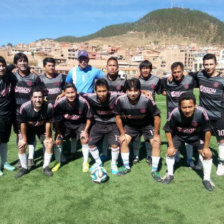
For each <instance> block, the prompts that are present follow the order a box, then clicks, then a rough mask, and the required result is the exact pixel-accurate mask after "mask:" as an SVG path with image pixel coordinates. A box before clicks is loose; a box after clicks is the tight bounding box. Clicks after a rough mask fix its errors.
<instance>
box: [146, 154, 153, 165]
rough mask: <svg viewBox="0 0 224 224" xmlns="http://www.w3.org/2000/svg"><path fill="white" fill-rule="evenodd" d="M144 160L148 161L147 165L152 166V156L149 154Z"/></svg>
mask: <svg viewBox="0 0 224 224" xmlns="http://www.w3.org/2000/svg"><path fill="white" fill-rule="evenodd" d="M146 162H147V163H148V165H149V166H152V157H151V156H147V158H146Z"/></svg>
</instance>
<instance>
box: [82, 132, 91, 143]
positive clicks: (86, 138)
mask: <svg viewBox="0 0 224 224" xmlns="http://www.w3.org/2000/svg"><path fill="white" fill-rule="evenodd" d="M80 140H81V141H82V142H84V141H85V144H86V143H87V142H88V140H89V135H88V132H87V131H82V132H81V134H80Z"/></svg>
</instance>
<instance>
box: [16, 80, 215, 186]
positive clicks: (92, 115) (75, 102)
mask: <svg viewBox="0 0 224 224" xmlns="http://www.w3.org/2000/svg"><path fill="white" fill-rule="evenodd" d="M125 89H126V94H120V93H110V92H109V91H108V83H107V81H106V80H104V79H99V80H97V81H96V84H95V93H93V94H85V95H83V96H81V95H79V94H78V93H77V91H76V87H75V86H74V84H72V83H67V84H66V86H65V90H64V93H65V96H64V97H63V98H61V99H60V100H58V101H57V102H56V103H55V105H54V108H53V106H52V105H51V104H48V103H46V102H44V99H43V96H44V95H43V94H44V93H43V90H42V89H41V88H40V87H36V88H34V89H33V90H32V93H31V101H29V102H27V103H25V104H23V105H22V106H21V108H20V116H19V119H20V123H21V125H20V135H19V136H20V138H19V143H18V149H19V159H20V162H21V165H22V168H21V169H20V171H19V172H18V173H17V174H16V177H21V176H22V175H24V174H26V173H27V172H28V170H27V157H26V154H25V148H26V145H27V144H29V143H31V142H32V141H33V138H35V135H36V134H37V135H38V137H39V138H40V140H41V141H42V142H43V143H44V147H45V153H44V165H43V171H44V173H45V174H46V175H48V176H51V175H52V170H51V169H50V168H49V163H50V160H51V156H52V148H53V140H52V138H51V123H52V122H53V119H54V124H55V131H56V135H55V139H56V140H55V144H56V146H55V158H56V161H57V164H56V166H55V167H54V168H53V171H56V170H57V169H58V168H59V167H60V162H61V152H62V140H63V139H69V138H73V139H74V138H77V139H80V140H81V144H82V152H83V158H84V160H83V172H88V170H89V164H88V157H89V152H90V153H91V155H92V157H93V158H94V159H95V162H96V163H95V164H94V165H93V167H91V168H90V169H93V168H94V167H95V166H102V161H101V159H100V156H99V151H98V149H97V143H98V142H99V141H100V140H101V139H102V138H103V136H104V135H106V134H107V135H108V142H109V145H110V146H111V154H112V155H111V157H112V160H111V170H112V174H115V175H123V174H126V173H128V172H130V165H129V147H128V145H129V143H130V142H131V140H132V139H133V138H136V137H138V136H139V135H143V136H144V139H145V141H149V142H150V143H151V145H152V172H151V174H152V177H153V178H154V179H155V180H156V181H158V182H163V183H170V181H172V180H173V166H174V162H175V160H174V156H175V154H176V152H177V149H178V148H179V147H180V146H181V145H182V144H183V143H189V144H191V145H193V146H195V147H196V148H197V149H198V151H199V153H200V155H201V156H200V159H201V162H202V165H203V170H204V178H203V184H204V186H205V188H206V189H208V190H213V189H214V185H213V183H212V182H211V180H210V173H211V167H212V159H211V155H212V153H211V151H210V149H209V142H210V136H211V131H210V127H209V119H208V116H207V113H206V111H205V110H204V109H203V108H201V107H198V106H196V103H195V97H194V95H193V94H192V93H184V94H182V95H181V97H180V100H179V107H178V108H176V109H175V110H173V112H172V113H171V114H170V116H169V119H168V122H167V123H166V125H165V127H164V130H165V132H166V137H167V140H168V144H169V147H168V149H167V156H166V163H167V169H168V172H167V174H166V175H165V177H164V178H160V175H159V173H158V172H157V169H158V164H159V160H160V143H161V139H160V134H159V130H160V110H159V109H158V108H157V106H156V104H155V102H154V101H153V100H151V99H149V98H148V97H146V96H145V95H143V94H141V91H140V90H141V85H140V82H139V80H138V79H135V78H134V79H130V80H127V81H126V83H125ZM88 133H89V134H88ZM119 148H120V150H119ZM120 151H121V157H122V160H123V164H124V169H122V170H119V169H118V167H117V159H118V156H119V152H120Z"/></svg>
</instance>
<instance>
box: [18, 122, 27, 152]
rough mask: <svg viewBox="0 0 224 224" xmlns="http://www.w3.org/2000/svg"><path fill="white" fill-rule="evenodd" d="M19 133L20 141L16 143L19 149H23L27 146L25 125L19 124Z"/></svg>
mask: <svg viewBox="0 0 224 224" xmlns="http://www.w3.org/2000/svg"><path fill="white" fill-rule="evenodd" d="M20 132H21V135H22V139H21V140H19V142H18V147H19V149H23V148H24V147H26V145H27V134H26V123H21V124H20Z"/></svg>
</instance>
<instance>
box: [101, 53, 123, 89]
mask: <svg viewBox="0 0 224 224" xmlns="http://www.w3.org/2000/svg"><path fill="white" fill-rule="evenodd" d="M118 69H119V66H118V60H117V58H115V57H110V58H109V59H108V60H107V74H106V75H105V76H104V77H103V78H104V79H106V80H107V83H108V86H109V91H110V92H124V91H125V90H124V83H125V79H124V78H121V77H120V76H119V74H118Z"/></svg>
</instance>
